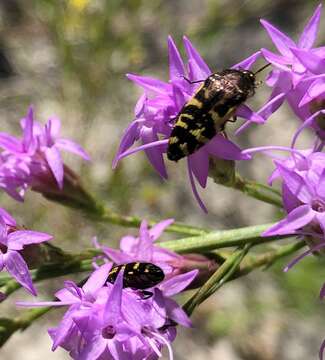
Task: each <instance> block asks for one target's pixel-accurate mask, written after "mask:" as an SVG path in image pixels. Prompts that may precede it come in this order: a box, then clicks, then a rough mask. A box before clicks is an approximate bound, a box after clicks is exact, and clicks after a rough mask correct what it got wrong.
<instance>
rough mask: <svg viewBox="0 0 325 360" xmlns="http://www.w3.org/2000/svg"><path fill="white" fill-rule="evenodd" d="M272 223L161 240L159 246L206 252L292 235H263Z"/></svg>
mask: <svg viewBox="0 0 325 360" xmlns="http://www.w3.org/2000/svg"><path fill="white" fill-rule="evenodd" d="M272 225H274V224H263V225H255V226H247V227H242V228H238V229H232V230H221V231H214V232H211V233H209V234H205V235H201V236H194V237H187V238H183V239H178V240H174V241H166V242H161V243H159V246H161V247H163V248H166V249H169V250H172V251H175V252H178V253H191V252H205V251H211V250H215V249H220V248H225V247H231V246H243V245H245V244H247V243H250V244H254V245H256V244H262V243H265V242H270V241H274V240H280V239H284V238H288V237H290V236H292V235H283V236H269V237H261V233H262V232H263V231H265V230H266V229H268V228H270V227H271V226H272Z"/></svg>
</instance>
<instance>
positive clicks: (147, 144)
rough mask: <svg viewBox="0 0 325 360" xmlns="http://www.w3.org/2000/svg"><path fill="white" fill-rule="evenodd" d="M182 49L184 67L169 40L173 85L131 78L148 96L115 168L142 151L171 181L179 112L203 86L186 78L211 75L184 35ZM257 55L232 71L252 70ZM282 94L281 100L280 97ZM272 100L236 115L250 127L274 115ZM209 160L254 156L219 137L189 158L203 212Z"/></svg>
mask: <svg viewBox="0 0 325 360" xmlns="http://www.w3.org/2000/svg"><path fill="white" fill-rule="evenodd" d="M184 47H185V51H186V54H187V58H188V61H187V64H184V62H183V60H182V58H181V56H180V53H179V51H178V49H177V48H176V45H175V43H174V41H173V40H172V38H171V37H169V39H168V50H169V78H170V80H169V82H164V81H161V80H157V79H155V78H151V77H145V76H138V75H133V74H128V75H127V77H128V78H129V79H130V80H132V81H133V82H135V83H136V84H137V85H139V86H140V87H142V88H143V89H144V93H143V95H142V96H141V97H140V99H139V100H138V102H137V104H136V107H135V119H134V120H133V121H132V123H131V124H130V125H129V127H128V128H127V129H126V130H125V132H124V135H123V137H122V140H121V143H120V146H119V149H118V152H117V154H116V157H115V159H114V161H113V167H116V166H117V163H118V161H119V160H121V159H122V158H123V157H126V156H128V155H131V154H133V153H135V152H138V151H141V150H144V151H145V153H146V155H147V157H148V159H149V161H150V163H151V164H152V166H153V167H154V168H155V169H156V171H157V172H158V173H159V174H160V176H161V177H162V178H164V179H166V178H167V171H166V167H165V162H164V156H163V155H164V154H165V153H166V150H167V144H168V138H169V136H170V133H171V130H172V128H173V124H174V122H175V119H176V118H177V115H178V113H179V112H180V110H181V109H182V107H183V105H184V104H185V103H186V102H187V101H188V100H189V99H190V98H191V97H192V95H193V94H194V92H195V91H196V89H197V88H198V86H199V85H198V84H191V83H189V82H188V81H186V80H185V78H187V79H189V80H190V81H198V80H204V79H206V78H207V77H208V76H209V75H211V73H212V72H211V70H210V69H209V67H208V65H207V64H206V63H205V62H204V60H203V59H202V57H201V56H200V54H199V53H198V52H197V50H196V49H195V48H194V47H193V45H192V44H191V42H190V41H189V40H188V39H187V38H186V37H184ZM259 56H260V53H259V52H257V53H255V54H253V55H252V56H250V57H249V58H248V59H246V60H244V61H242V62H241V63H239V64H237V65H235V66H234V67H237V68H238V67H240V68H245V69H248V68H250V67H251V65H252V64H253V63H254V62H255V60H256V59H257V58H258V57H259ZM278 95H279V96H282V95H281V94H278ZM276 100H277V99H276ZM273 102H274V99H272V103H271V104H266V106H264V107H263V109H261V110H260V112H258V113H254V112H253V111H252V110H251V109H250V108H249V107H248V106H246V105H241V106H240V107H239V108H238V109H237V111H236V115H237V116H240V117H243V118H244V119H246V120H247V121H248V123H251V122H256V123H263V122H264V121H265V120H266V118H267V116H269V115H270V114H271V113H272V109H273ZM136 142H140V143H141V144H142V145H140V146H138V147H136V148H131V147H132V146H133V145H134V143H136ZM210 156H214V157H218V158H222V159H229V160H247V159H249V158H250V157H249V156H248V155H244V154H242V152H241V150H240V149H239V148H238V146H237V145H235V144H234V143H233V142H231V141H230V140H228V139H227V138H225V137H224V136H222V135H221V134H217V135H216V136H215V137H214V138H213V139H212V140H210V141H209V142H208V143H207V144H206V145H204V146H203V147H202V148H200V149H199V150H198V151H196V152H195V153H194V154H192V155H190V156H188V157H187V164H188V175H189V179H190V183H191V186H192V190H193V193H194V195H195V197H196V199H197V201H198V202H199V204H200V206H201V208H203V209H204V210H206V209H205V207H204V204H203V203H202V201H201V199H200V198H199V195H198V192H197V190H196V187H195V180H197V181H198V183H199V184H200V186H201V187H203V188H205V187H206V183H207V177H208V169H209V157H210Z"/></svg>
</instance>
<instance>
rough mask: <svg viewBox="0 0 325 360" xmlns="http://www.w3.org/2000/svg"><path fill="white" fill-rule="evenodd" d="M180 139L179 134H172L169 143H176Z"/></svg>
mask: <svg viewBox="0 0 325 360" xmlns="http://www.w3.org/2000/svg"><path fill="white" fill-rule="evenodd" d="M178 141H179V139H178V137H177V136H172V137H170V138H169V144H176V143H178Z"/></svg>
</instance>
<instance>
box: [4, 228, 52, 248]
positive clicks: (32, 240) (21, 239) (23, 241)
mask: <svg viewBox="0 0 325 360" xmlns="http://www.w3.org/2000/svg"><path fill="white" fill-rule="evenodd" d="M51 239H53V236H52V235H49V234H46V233H42V232H39V231H32V230H17V231H14V232H12V233H10V234H9V235H8V248H9V249H11V250H21V249H22V248H23V247H24V246H25V245H29V244H40V243H42V242H44V241H49V240H51Z"/></svg>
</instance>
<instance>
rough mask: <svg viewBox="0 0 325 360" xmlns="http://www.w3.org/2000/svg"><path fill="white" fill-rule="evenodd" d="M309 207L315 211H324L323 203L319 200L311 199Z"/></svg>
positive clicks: (324, 205)
mask: <svg viewBox="0 0 325 360" xmlns="http://www.w3.org/2000/svg"><path fill="white" fill-rule="evenodd" d="M311 208H312V209H313V210H315V211H317V212H320V213H322V212H324V211H325V204H324V202H323V201H321V200H313V202H312V204H311Z"/></svg>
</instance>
